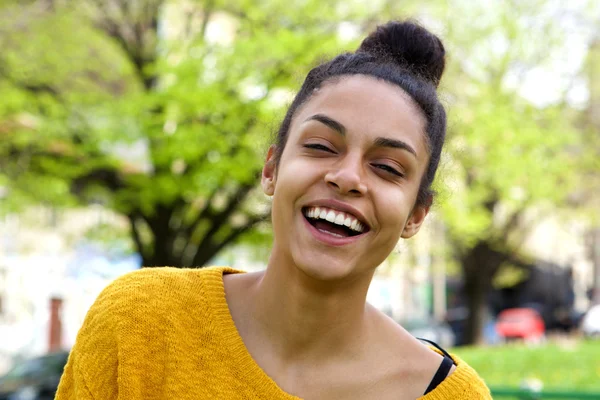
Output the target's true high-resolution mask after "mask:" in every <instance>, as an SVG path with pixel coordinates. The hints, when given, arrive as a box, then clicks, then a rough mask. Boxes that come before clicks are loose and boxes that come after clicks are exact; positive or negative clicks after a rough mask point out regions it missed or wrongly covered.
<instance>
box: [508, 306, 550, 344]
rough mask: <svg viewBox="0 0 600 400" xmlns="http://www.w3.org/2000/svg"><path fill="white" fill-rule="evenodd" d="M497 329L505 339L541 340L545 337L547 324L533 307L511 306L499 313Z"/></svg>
mask: <svg viewBox="0 0 600 400" xmlns="http://www.w3.org/2000/svg"><path fill="white" fill-rule="evenodd" d="M496 331H497V332H498V334H499V335H500V336H501V337H503V338H504V339H523V340H524V341H526V342H539V341H542V340H543V339H544V335H545V332H546V326H545V325H544V320H543V319H542V317H541V316H540V314H539V313H538V312H537V311H535V310H534V309H532V308H509V309H507V310H504V311H502V312H501V313H500V314H499V315H498V319H497V320H496Z"/></svg>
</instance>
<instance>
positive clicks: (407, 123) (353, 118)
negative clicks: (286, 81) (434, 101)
mask: <svg viewBox="0 0 600 400" xmlns="http://www.w3.org/2000/svg"><path fill="white" fill-rule="evenodd" d="M299 111H300V112H299V113H298V114H297V115H296V117H295V118H294V122H293V123H292V128H294V125H296V126H299V125H302V123H303V122H304V121H305V120H306V119H307V118H310V117H311V116H312V115H314V114H317V113H320V114H325V115H327V116H328V117H330V118H333V119H335V120H336V121H338V122H340V123H341V124H342V125H344V126H345V128H346V129H347V131H348V132H350V133H353V134H360V136H361V137H364V138H365V139H369V138H370V137H373V138H375V137H382V136H383V137H389V138H395V139H402V140H404V141H406V142H408V143H409V144H410V145H412V146H413V148H415V149H416V150H417V153H418V154H419V156H420V157H421V156H426V153H427V151H426V146H425V126H426V120H425V117H424V115H423V113H422V112H421V110H420V109H419V107H418V106H417V104H416V103H415V102H414V100H412V98H411V97H410V96H409V95H408V94H407V93H406V92H405V91H404V90H402V89H401V88H400V87H398V86H396V85H392V84H391V83H388V82H384V81H381V80H378V79H375V78H371V77H367V76H363V75H352V76H349V77H343V78H341V79H340V80H336V81H332V82H328V83H325V84H324V85H323V86H322V87H321V88H320V89H319V90H318V91H317V92H316V93H315V94H314V95H313V96H312V97H311V98H310V99H309V100H308V101H307V102H306V103H305V104H304V105H303V107H302V108H301V109H300V110H299ZM292 130H294V129H292ZM420 157H419V158H420Z"/></svg>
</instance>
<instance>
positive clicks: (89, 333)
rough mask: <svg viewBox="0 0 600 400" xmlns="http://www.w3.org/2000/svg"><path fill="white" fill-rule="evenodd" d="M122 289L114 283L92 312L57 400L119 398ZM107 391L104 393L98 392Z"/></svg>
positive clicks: (75, 346)
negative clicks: (118, 348)
mask: <svg viewBox="0 0 600 400" xmlns="http://www.w3.org/2000/svg"><path fill="white" fill-rule="evenodd" d="M120 292H121V290H120V288H119V285H118V284H117V283H112V284H111V285H109V286H108V287H107V288H105V289H104V290H103V291H102V293H100V295H99V296H98V298H97V299H96V301H95V302H94V304H93V305H92V307H91V308H90V309H89V311H88V313H87V315H86V317H85V320H84V322H83V325H82V327H81V328H80V330H79V333H78V334H77V339H76V341H75V345H74V346H73V348H72V349H71V352H70V354H69V359H68V361H67V364H66V366H65V369H64V372H63V375H62V377H61V380H60V384H59V386H58V391H57V393H56V397H55V399H57V400H75V399H77V400H92V399H94V400H99V399H111V398H117V396H116V393H117V365H118V354H117V353H118V350H117V341H116V327H117V324H118V321H117V320H116V319H117V317H118V315H117V314H116V313H115V311H116V309H118V308H119V304H120V303H121V301H120V299H119V295H120ZM98 387H103V390H102V392H99V391H98V390H97V388H98Z"/></svg>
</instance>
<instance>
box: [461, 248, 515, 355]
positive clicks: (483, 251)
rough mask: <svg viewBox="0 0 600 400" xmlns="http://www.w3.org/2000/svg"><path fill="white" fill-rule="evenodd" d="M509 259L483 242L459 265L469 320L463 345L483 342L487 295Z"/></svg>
mask: <svg viewBox="0 0 600 400" xmlns="http://www.w3.org/2000/svg"><path fill="white" fill-rule="evenodd" d="M508 258H509V256H508V255H507V254H505V253H502V252H500V251H498V250H495V249H494V247H493V245H492V244H491V243H489V242H487V241H485V240H480V241H479V242H478V243H477V244H476V245H475V246H474V247H473V248H471V249H470V250H469V251H468V252H467V253H466V254H464V255H463V257H462V258H461V260H460V262H461V265H462V269H463V277H464V284H465V286H464V295H465V296H466V301H467V306H468V308H469V316H468V318H467V323H466V329H465V343H466V344H479V343H481V342H482V341H483V339H484V338H483V328H484V324H485V316H486V312H487V307H488V305H487V300H488V293H489V291H490V290H491V288H492V280H493V278H494V276H495V275H496V272H498V269H499V268H500V266H501V265H502V263H503V262H504V261H506V260H507V259H508Z"/></svg>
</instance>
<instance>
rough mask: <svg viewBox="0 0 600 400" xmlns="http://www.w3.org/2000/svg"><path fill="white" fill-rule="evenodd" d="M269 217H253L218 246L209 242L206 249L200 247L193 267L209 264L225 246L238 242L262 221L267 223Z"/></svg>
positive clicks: (266, 215)
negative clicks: (237, 240) (240, 237)
mask: <svg viewBox="0 0 600 400" xmlns="http://www.w3.org/2000/svg"><path fill="white" fill-rule="evenodd" d="M268 216H269V214H268V213H267V214H265V215H259V216H255V217H253V218H252V219H250V220H249V221H248V223H246V224H245V225H243V226H240V227H238V228H235V229H234V230H233V231H232V232H231V233H230V234H229V235H228V236H227V237H226V238H225V239H224V240H222V241H221V242H219V243H217V244H215V243H212V242H211V243H208V242H207V243H206V244H205V245H206V247H202V246H198V248H197V251H196V255H195V256H194V259H193V260H192V266H194V267H202V266H203V265H204V264H205V263H206V262H208V261H209V260H210V258H211V257H213V256H214V255H215V254H217V253H218V252H219V251H221V250H222V249H223V248H225V246H227V245H228V244H230V243H231V242H233V241H234V240H236V239H237V238H238V237H239V236H240V235H242V234H243V233H245V232H247V231H248V230H250V229H251V228H253V227H254V226H256V224H258V223H260V222H262V221H265V220H266V219H267V218H268ZM213 239H214V238H213ZM204 242H205V241H203V244H204Z"/></svg>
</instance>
